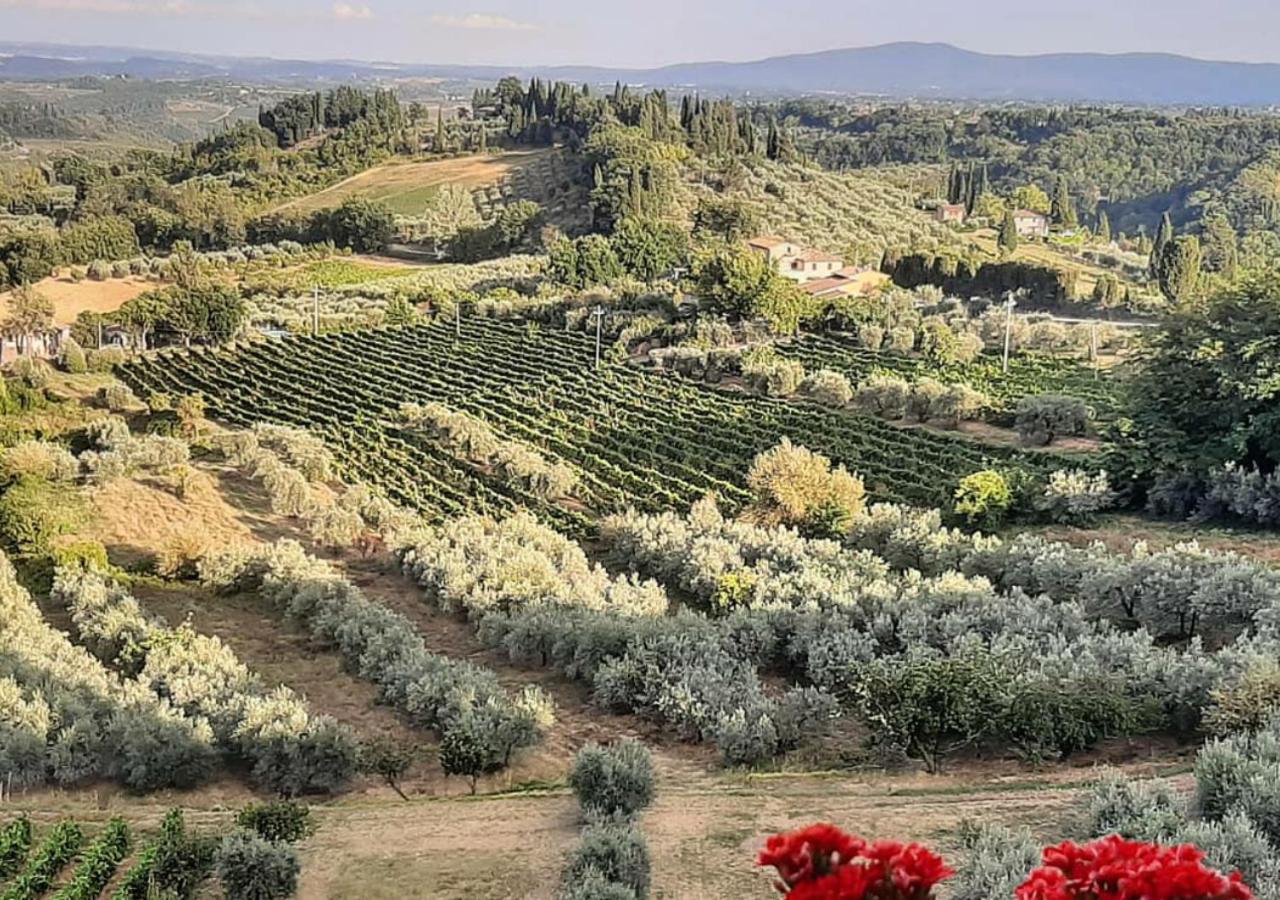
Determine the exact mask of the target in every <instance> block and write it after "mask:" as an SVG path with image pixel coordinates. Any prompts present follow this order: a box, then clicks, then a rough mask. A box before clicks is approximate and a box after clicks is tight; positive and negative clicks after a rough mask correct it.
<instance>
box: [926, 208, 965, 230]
mask: <svg viewBox="0 0 1280 900" xmlns="http://www.w3.org/2000/svg"><path fill="white" fill-rule="evenodd" d="M933 217H934V218H935V219H937V220H938V221H939V222H942V223H943V224H944V225H951V224H955V225H963V224H964V218H965V208H964V204H963V203H940V204H938V205H937V206H935V207H934V208H933Z"/></svg>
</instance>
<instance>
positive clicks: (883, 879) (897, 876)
mask: <svg viewBox="0 0 1280 900" xmlns="http://www.w3.org/2000/svg"><path fill="white" fill-rule="evenodd" d="M758 862H759V864H760V865H762V866H773V867H774V868H775V869H777V870H778V875H779V883H778V890H779V891H780V892H782V893H784V894H786V895H787V898H788V900H928V898H930V897H932V896H933V888H934V886H935V885H937V884H938V882H940V881H942V880H943V879H944V878H948V877H950V876H951V875H952V874H953V873H952V871H951V870H950V869H948V868H947V866H946V864H945V863H944V862H943V861H942V859H941V857H939V856H937V855H935V854H933V853H931V852H930V851H929V850H928V849H926V848H925V847H922V846H921V845H919V844H901V843H898V842H897V841H877V842H876V843H874V844H871V845H868V844H867V842H866V841H864V840H863V839H862V838H860V837H856V836H854V835H850V834H846V833H845V832H843V831H841V830H840V829H839V828H836V827H835V826H834V825H826V824H823V825H811V826H810V827H808V828H805V829H803V830H801V831H795V832H792V833H790V834H778V835H774V836H773V837H771V838H769V840H768V842H767V843H766V844H765V848H764V850H763V851H761V853H760V857H759V860H758Z"/></svg>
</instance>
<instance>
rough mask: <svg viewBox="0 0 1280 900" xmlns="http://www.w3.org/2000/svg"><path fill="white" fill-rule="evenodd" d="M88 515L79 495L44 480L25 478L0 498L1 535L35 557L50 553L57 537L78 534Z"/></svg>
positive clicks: (19, 549) (18, 548) (14, 545)
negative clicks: (76, 531)
mask: <svg viewBox="0 0 1280 900" xmlns="http://www.w3.org/2000/svg"><path fill="white" fill-rule="evenodd" d="M87 516H88V509H87V506H86V504H85V501H84V499H83V498H82V497H81V496H80V495H79V494H78V493H77V492H75V491H70V490H67V489H66V487H63V486H58V485H55V484H52V483H50V482H48V481H45V480H43V479H38V478H29V479H23V480H21V481H18V482H17V483H15V484H13V485H11V486H10V487H9V488H8V489H7V490H5V492H4V494H3V495H0V534H2V535H3V536H4V540H5V541H6V543H8V544H9V545H10V546H12V547H15V548H16V549H17V550H18V551H19V552H20V553H24V554H28V555H32V556H40V555H44V554H47V553H49V552H50V550H51V548H52V542H53V540H54V539H55V538H57V537H59V536H61V535H64V534H69V533H71V532H73V531H75V530H76V529H77V528H78V527H80V526H81V525H82V524H83V523H84V522H85V520H86V518H87Z"/></svg>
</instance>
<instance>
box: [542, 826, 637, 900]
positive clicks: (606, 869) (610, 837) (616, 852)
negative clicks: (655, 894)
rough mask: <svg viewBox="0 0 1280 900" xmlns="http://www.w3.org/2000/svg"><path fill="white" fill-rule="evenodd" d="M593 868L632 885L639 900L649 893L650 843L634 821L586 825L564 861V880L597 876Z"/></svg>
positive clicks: (565, 883)
mask: <svg viewBox="0 0 1280 900" xmlns="http://www.w3.org/2000/svg"><path fill="white" fill-rule="evenodd" d="M593 872H594V873H598V875H599V876H603V878H604V880H606V881H609V882H613V883H614V884H620V885H623V886H624V887H626V888H629V889H630V890H631V892H632V896H634V897H636V898H638V900H644V898H645V897H648V896H649V880H650V873H649V847H648V845H647V844H646V843H645V840H644V835H643V834H641V833H640V830H639V829H638V828H636V827H635V826H634V825H629V824H622V823H612V822H602V823H600V824H592V825H588V826H587V827H586V828H584V829H583V830H582V840H581V842H580V843H579V844H578V846H577V847H575V848H574V849H573V851H572V852H571V853H570V855H569V861H568V862H567V863H566V864H565V868H564V872H563V874H562V875H561V884H562V885H563V886H565V887H572V886H573V885H575V884H578V883H579V882H582V881H587V880H594V878H593V876H592V874H591V873H593ZM604 896H609V894H605V895H604Z"/></svg>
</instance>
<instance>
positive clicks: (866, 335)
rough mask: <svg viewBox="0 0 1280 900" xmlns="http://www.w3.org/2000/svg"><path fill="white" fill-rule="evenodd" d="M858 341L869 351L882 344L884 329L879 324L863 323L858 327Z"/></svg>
mask: <svg viewBox="0 0 1280 900" xmlns="http://www.w3.org/2000/svg"><path fill="white" fill-rule="evenodd" d="M858 343H860V344H862V346H864V347H866V348H867V349H868V350H871V351H873V352H874V351H878V350H879V349H880V348H881V347H883V346H884V329H883V328H881V327H880V326H879V325H863V326H862V327H861V328H859V329H858Z"/></svg>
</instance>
